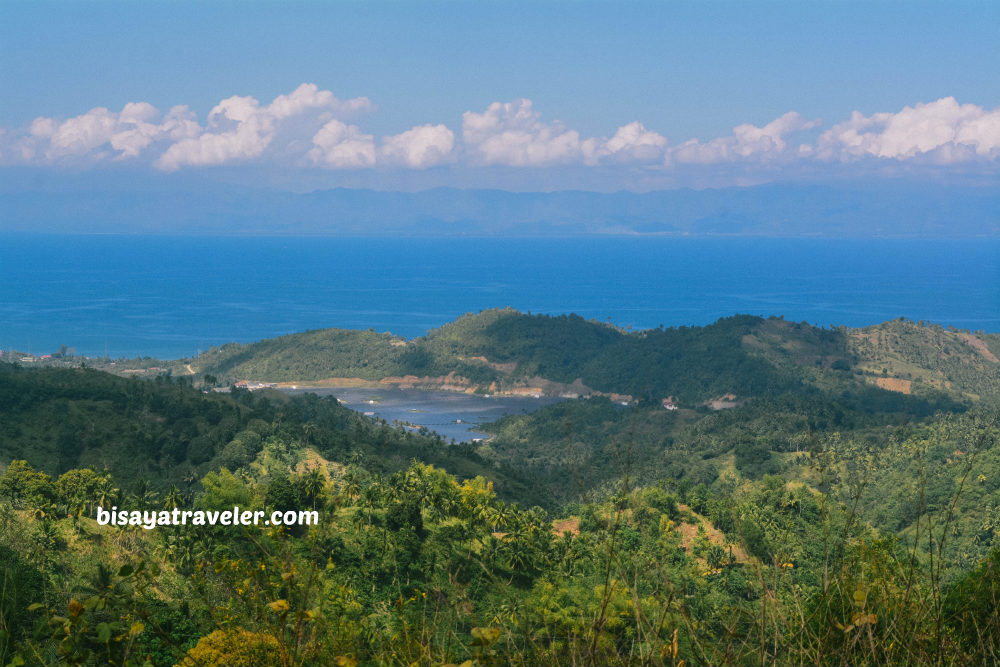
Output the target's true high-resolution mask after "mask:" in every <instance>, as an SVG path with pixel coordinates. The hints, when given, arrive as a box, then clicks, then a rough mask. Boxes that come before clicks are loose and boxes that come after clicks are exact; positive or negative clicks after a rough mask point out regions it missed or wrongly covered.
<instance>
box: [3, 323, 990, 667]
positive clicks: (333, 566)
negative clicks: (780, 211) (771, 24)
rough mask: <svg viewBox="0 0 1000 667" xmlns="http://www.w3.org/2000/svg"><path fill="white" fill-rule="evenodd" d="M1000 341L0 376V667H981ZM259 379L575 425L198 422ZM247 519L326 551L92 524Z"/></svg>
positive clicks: (678, 347) (273, 419)
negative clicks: (503, 402) (272, 518)
mask: <svg viewBox="0 0 1000 667" xmlns="http://www.w3.org/2000/svg"><path fill="white" fill-rule="evenodd" d="M996 342H997V340H996V337H995V336H991V335H988V334H970V333H969V332H959V331H951V330H947V329H942V328H935V327H926V326H922V325H920V324H914V323H910V322H905V321H897V322H891V323H886V324H885V325H881V326H880V327H875V328H872V329H866V330H857V331H851V330H846V329H819V328H815V327H810V326H808V325H805V324H798V323H791V322H785V321H784V320H781V319H774V318H772V319H766V320H765V319H761V318H753V317H746V316H739V317H733V318H727V319H725V320H721V321H720V322H718V323H716V324H714V325H712V326H710V327H702V328H680V329H662V330H660V329H658V330H653V331H647V332H635V333H632V332H628V331H622V330H620V329H617V328H615V327H613V326H610V325H608V324H602V323H596V322H588V321H585V320H583V319H581V318H578V317H574V316H565V317H545V316H532V315H523V314H520V313H516V312H515V311H510V310H497V311H488V312H485V313H482V314H479V315H469V316H466V317H463V318H460V319H459V320H457V321H456V322H454V323H451V324H449V325H446V326H445V327H442V328H441V329H438V330H435V331H432V332H430V333H429V334H428V336H426V337H425V338H421V339H418V340H416V341H402V340H400V339H397V338H394V337H392V336H391V335H388V334H375V333H373V332H360V333H359V332H342V331H336V330H333V331H317V332H309V333H306V334H299V335H296V336H289V337H285V338H283V339H275V340H273V341H264V342H262V343H257V344H252V345H248V346H227V347H224V348H219V349H216V350H213V351H211V352H210V353H208V354H207V355H204V356H203V357H202V358H200V359H194V360H184V361H182V362H180V363H178V364H176V365H174V366H173V367H172V368H171V369H169V370H168V371H166V372H162V371H161V372H158V373H157V374H155V376H154V377H153V379H148V380H143V379H139V378H137V377H128V378H126V377H119V376H115V375H111V374H109V373H105V372H102V371H99V370H94V369H89V368H54V367H50V368H31V369H28V368H22V367H19V366H14V365H6V364H0V589H2V590H3V596H2V601H0V664H3V665H15V666H16V665H38V666H56V665H87V666H94V667H96V666H98V665H100V666H103V665H121V666H129V667H141V666H146V665H153V666H154V667H161V666H169V665H182V666H183V667H203V666H223V665H227V666H228V665H246V666H248V667H255V666H261V667H264V666H267V667H273V666H274V665H281V666H282V667H293V666H294V667H303V666H305V665H337V666H338V667H343V666H345V665H428V666H429V665H443V664H454V665H466V667H472V666H477V665H481V666H488V665H523V666H525V667H527V666H534V665H542V664H550V665H575V664H600V665H636V664H639V665H669V666H671V667H680V666H681V665H685V666H690V665H775V666H778V665H886V664H906V665H946V664H948V665H957V664H962V665H965V664H976V665H986V664H996V663H997V662H998V661H1000V642H998V640H997V638H998V637H1000V621H998V616H997V613H996V609H997V605H998V603H1000V509H998V508H1000V422H998V415H1000V411H998V402H997V386H996V383H995V378H996V372H997V370H996V368H997V362H995V361H994V360H993V359H991V355H993V352H994V350H995V349H996ZM934 349H939V350H940V356H936V355H935V354H934V353H933V350H934ZM310 359H311V360H312V361H310ZM206 360H210V361H211V364H212V365H207V366H201V365H199V364H201V363H202V362H204V361H206ZM67 363H68V362H67ZM159 363H162V362H159ZM143 364H145V365H146V366H150V365H152V364H151V362H138V361H137V362H133V363H131V364H122V366H131V368H135V367H136V366H142V365H143ZM189 364H190V369H188V365H189ZM226 364H229V365H228V366H227V365H226ZM255 364H262V366H260V368H265V367H266V368H278V367H281V368H282V369H283V370H282V372H284V371H285V370H287V371H288V372H289V373H292V372H293V371H294V372H295V373H299V372H303V371H305V370H307V369H309V368H313V369H319V370H318V371H316V376H317V377H320V378H328V377H332V376H335V375H336V373H340V372H343V373H344V374H345V375H343V376H342V377H360V378H368V379H369V380H371V381H374V380H377V379H381V378H384V377H392V375H388V374H408V373H409V374H416V373H418V372H420V373H421V374H422V375H427V376H434V375H440V374H450V375H451V377H452V381H453V382H455V383H456V384H458V380H455V379H454V378H455V376H456V375H458V374H459V370H461V371H462V373H467V375H463V377H466V378H467V379H468V381H469V383H470V384H469V386H470V387H471V386H472V385H473V384H474V385H476V386H477V387H480V388H482V387H486V388H489V387H490V386H495V387H504V386H506V387H519V386H530V384H529V383H531V384H540V380H539V379H540V378H541V379H544V380H545V381H546V382H550V383H552V384H551V385H545V386H546V387H556V389H557V390H559V388H562V389H565V388H566V387H569V386H573V387H585V388H586V389H587V390H591V391H590V393H591V395H590V396H589V397H585V396H581V397H579V398H574V399H569V400H565V401H561V402H558V403H554V404H552V405H549V406H547V407H543V408H540V409H538V410H536V411H535V412H532V413H530V414H522V415H512V416H509V417H505V418H504V419H501V420H500V421H498V422H495V423H493V424H491V425H488V426H487V427H486V428H487V429H488V430H489V431H490V432H491V433H492V437H491V438H490V439H489V441H487V442H483V443H478V444H476V445H451V444H448V443H446V442H445V441H444V440H443V439H442V438H440V437H433V436H424V435H420V434H417V433H413V432H411V431H409V430H407V429H404V428H402V427H400V426H396V425H389V424H386V423H384V422H381V421H378V420H376V419H371V418H368V417H364V416H362V415H359V414H358V413H356V412H353V411H351V410H348V409H347V408H345V407H343V406H341V405H339V404H338V402H337V401H336V400H335V399H333V398H320V397H318V396H315V395H312V394H306V395H302V396H294V397H290V396H288V395H286V394H284V393H282V392H279V391H274V390H268V389H264V390H259V391H253V392H250V391H247V390H243V389H239V388H232V389H231V390H230V391H229V392H214V391H210V390H208V387H209V386H211V385H215V384H223V383H224V381H226V380H232V379H234V378H238V377H241V374H242V373H243V372H244V371H246V370H247V369H252V368H255V366H254V365H255ZM268 364H270V366H268ZM880 364H881V365H880ZM286 367H287V368H286ZM115 368H118V369H120V368H121V367H120V366H116V367H115ZM366 369H367V370H366ZM883 369H884V370H883ZM191 370H193V371H195V372H196V373H195V374H190V371H191ZM119 372H120V371H119ZM182 372H187V373H189V374H188V375H181V374H180V373H182ZM268 372H274V373H277V372H278V371H276V370H275V371H268ZM331 372H334V374H333V375H330V374H329V373H331ZM213 373H217V374H218V375H217V376H216V377H212V374H213ZM226 373H230V374H231V375H230V376H226V375H225V374H226ZM347 373H352V374H353V375H347ZM366 373H367V375H365V374H366ZM477 373H478V374H479V375H476V374H477ZM906 373H910V374H911V376H912V377H905V374H906ZM206 376H207V377H206ZM245 377H250V378H253V379H260V380H279V379H281V377H280V376H277V375H254V374H248V375H247V376H245ZM288 377H292V375H289V376H288ZM918 377H919V378H920V380H919V381H918V379H917V378H918ZM935 378H937V379H935ZM296 379H300V378H296ZM903 381H909V382H910V384H909V385H908V386H907V385H904V384H900V383H902V382H903ZM601 392H603V393H605V394H610V393H628V394H630V395H631V396H632V397H633V400H630V401H623V400H612V399H611V398H610V397H608V396H607V395H601ZM581 393H582V392H581ZM668 396H669V397H671V398H674V399H675V401H676V402H674V403H669V405H671V406H673V407H674V408H676V409H665V406H664V404H663V403H662V402H661V401H662V399H663V398H666V397H668ZM234 505H238V506H240V507H241V508H246V509H251V510H254V511H256V510H261V511H265V510H266V511H268V512H270V511H272V510H278V511H282V512H283V511H297V510H303V509H314V510H315V511H316V512H318V517H319V523H318V525H310V526H292V527H276V526H263V525H258V526H242V527H232V526H229V527H223V526H202V525H199V526H195V525H186V526H160V527H157V528H155V529H151V530H147V529H145V528H143V527H142V526H141V525H124V526H110V525H98V523H97V521H95V516H96V511H97V507H98V506H101V507H108V506H116V507H119V508H124V509H129V510H140V511H141V510H147V511H154V510H155V511H165V512H169V511H170V510H172V509H173V508H174V507H179V508H183V509H192V510H203V511H220V510H225V509H228V508H231V507H233V506H234Z"/></svg>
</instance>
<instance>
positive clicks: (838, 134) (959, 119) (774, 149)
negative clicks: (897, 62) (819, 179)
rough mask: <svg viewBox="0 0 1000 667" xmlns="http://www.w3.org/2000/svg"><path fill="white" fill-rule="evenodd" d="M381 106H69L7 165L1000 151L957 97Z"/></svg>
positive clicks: (761, 160)
mask: <svg viewBox="0 0 1000 667" xmlns="http://www.w3.org/2000/svg"><path fill="white" fill-rule="evenodd" d="M375 111H376V107H375V105H374V104H373V103H372V101H371V100H369V99H368V98H366V97H357V98H353V99H340V98H338V97H337V96H335V95H334V94H333V93H332V92H331V91H329V90H322V89H320V88H319V87H318V86H317V85H315V84H312V83H303V84H302V85H300V86H299V87H297V88H296V89H295V90H293V91H292V92H290V93H288V94H285V95H279V96H278V97H276V98H275V99H274V100H272V101H271V102H270V103H268V104H262V103H261V102H260V101H258V100H257V99H255V98H253V97H250V96H238V95H237V96H232V97H229V98H226V99H223V100H221V101H220V102H219V103H218V104H216V105H215V107H213V108H212V109H211V111H209V113H208V114H207V116H206V117H205V119H204V122H201V121H200V120H199V118H198V115H197V114H196V113H195V112H193V111H192V110H191V109H190V108H189V107H187V106H184V105H179V106H175V107H172V108H171V109H169V110H168V111H166V112H165V113H164V112H161V111H160V110H158V109H157V108H155V107H154V106H152V105H151V104H149V103H147V102H130V103H128V104H126V105H125V106H124V107H123V108H122V109H121V110H120V111H111V110H109V109H107V108H104V107H98V108H95V109H91V110H90V111H88V112H86V113H84V114H82V115H79V116H75V117H72V118H55V117H45V116H42V117H39V118H36V119H34V120H33V121H32V122H31V123H29V124H28V125H27V126H26V127H22V128H0V165H7V166H10V165H31V166H46V165H51V166H75V167H88V166H92V165H99V164H114V163H129V162H131V163H136V164H148V165H151V166H152V167H153V168H155V169H158V170H161V171H164V172H175V171H180V170H185V169H191V168H209V167H214V166H222V165H244V164H265V165H274V166H277V167H295V168H312V169H330V170H371V169H380V168H386V169H407V170H421V169H428V168H434V167H441V166H451V167H452V168H456V167H463V168H468V169H477V168H484V167H506V168H515V169H520V168H525V169H531V168H534V169H539V168H553V167H579V168H597V167H605V168H619V169H622V168H625V169H640V170H644V171H657V172H662V173H669V172H671V171H675V170H680V169H684V168H685V167H695V166H708V167H711V166H725V165H736V166H740V165H742V166H744V167H746V168H754V167H761V168H765V167H769V168H770V167H784V166H792V167H794V166H795V165H802V164H810V165H820V166H822V165H833V164H851V163H859V162H874V163H877V164H900V163H904V162H912V163H915V164H931V165H958V164H973V165H975V164H979V165H986V166H987V167H988V168H989V169H993V168H995V167H996V166H997V162H998V161H1000V108H998V109H984V108H983V107H981V106H977V105H975V104H960V103H959V102H958V101H957V100H955V99H954V98H952V97H946V98H942V99H939V100H936V101H933V102H927V103H923V102H921V103H916V104H914V105H913V106H907V107H904V108H903V109H901V110H899V111H886V112H879V113H874V114H871V115H868V116H866V115H864V114H862V113H861V112H859V111H855V112H853V113H852V114H851V116H850V117H849V118H847V119H846V120H841V121H839V122H834V123H832V124H830V125H824V123H823V121H821V120H819V119H807V118H804V117H802V116H801V115H800V114H798V113H797V112H795V111H789V112H787V113H785V114H783V115H781V116H780V117H778V118H776V119H774V120H773V121H771V122H769V123H766V124H764V125H762V126H756V125H753V124H741V125H738V126H736V127H735V128H733V130H732V133H731V134H729V135H727V136H722V137H716V138H710V139H707V140H704V141H703V140H700V139H687V140H684V141H681V142H678V143H671V142H669V141H668V139H667V137H666V136H665V135H664V134H661V133H660V132H658V131H656V130H654V129H650V128H647V127H646V126H645V125H644V124H643V123H641V122H639V121H637V120H636V121H631V122H629V123H626V124H625V125H622V126H621V127H619V128H617V129H616V130H615V132H614V133H613V134H612V135H611V136H610V137H584V136H581V134H580V132H578V131H577V130H574V129H572V128H570V127H567V126H566V125H565V124H564V123H563V122H560V121H559V120H548V119H545V118H544V117H543V114H542V112H541V111H538V110H536V109H535V107H534V105H533V103H532V101H531V100H529V99H523V98H522V99H517V100H513V101H510V102H499V101H498V102H494V103H492V104H490V105H489V106H488V107H487V108H486V109H484V110H482V111H473V110H467V111H465V112H464V113H462V114H461V126H460V128H459V129H458V130H457V131H456V130H453V129H451V128H450V127H448V125H446V124H444V123H438V124H424V125H417V126H414V127H412V128H410V129H408V130H405V131H403V132H400V133H398V134H393V135H386V136H381V137H376V136H375V135H374V134H371V133H368V132H365V130H364V129H363V124H364V118H365V117H366V116H368V115H370V114H372V113H374V112H375Z"/></svg>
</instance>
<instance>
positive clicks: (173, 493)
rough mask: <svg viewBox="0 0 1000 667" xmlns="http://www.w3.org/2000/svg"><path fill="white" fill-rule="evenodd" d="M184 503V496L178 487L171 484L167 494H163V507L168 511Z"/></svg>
mask: <svg viewBox="0 0 1000 667" xmlns="http://www.w3.org/2000/svg"><path fill="white" fill-rule="evenodd" d="M183 504H184V496H183V494H181V491H180V489H178V488H177V486H176V485H174V484H171V485H170V490H169V491H167V494H166V495H165V496H163V509H165V510H167V511H170V510H172V509H173V508H175V507H180V506H181V505H183Z"/></svg>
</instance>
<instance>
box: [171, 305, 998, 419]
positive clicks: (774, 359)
mask: <svg viewBox="0 0 1000 667" xmlns="http://www.w3.org/2000/svg"><path fill="white" fill-rule="evenodd" d="M998 352H1000V335H996V334H972V333H969V332H961V331H957V330H949V329H944V328H941V327H937V326H935V327H929V326H922V325H918V324H914V323H912V322H907V321H893V322H888V323H885V324H882V325H879V326H877V327H868V328H865V329H848V328H843V327H841V328H834V329H823V328H819V327H814V326H811V325H808V324H805V323H801V324H800V323H794V322H786V321H784V320H783V319H780V318H768V319H764V318H760V317H752V316H747V315H737V316H733V317H728V318H724V319H721V320H719V321H718V322H716V323H714V324H711V325H708V326H704V327H679V328H660V329H651V330H644V331H635V332H633V331H626V330H622V329H619V328H617V327H614V326H612V325H610V324H606V323H601V322H596V321H590V320H585V319H583V318H581V317H579V316H576V315H562V316H548V315H530V314H524V313H520V312H518V311H515V310H512V309H499V310H488V311H483V312H481V313H478V314H468V315H464V316H462V317H460V318H458V319H457V320H455V321H454V322H451V323H449V324H446V325H444V326H442V327H440V328H438V329H434V330H432V331H430V332H428V334H427V335H426V336H423V337H420V338H416V339H414V340H410V341H405V340H403V339H400V338H397V337H394V336H392V335H390V334H387V333H385V334H378V333H375V332H372V331H348V330H340V329H323V330H317V331H309V332H305V333H301V334H293V335H289V336H283V337H281V338H274V339H269V340H264V341H260V342H256V343H249V344H246V345H241V344H235V343H233V344H229V345H225V346H222V347H218V348H213V349H211V350H209V351H208V352H206V353H204V354H202V355H201V356H199V357H197V358H195V359H186V360H182V361H180V362H177V363H175V364H174V365H173V366H172V370H173V372H174V373H175V374H187V373H191V372H194V373H195V374H198V375H205V374H207V375H212V376H215V377H216V378H219V379H220V380H221V381H223V382H224V383H229V382H236V381H239V380H254V381H262V382H298V383H321V382H323V381H325V380H329V379H331V378H338V379H356V380H359V381H368V382H377V381H387V382H398V381H400V378H402V377H403V376H415V377H416V378H417V380H415V382H416V383H417V384H420V383H421V382H423V383H424V384H425V385H427V386H433V385H434V383H435V382H437V384H441V383H442V382H443V378H448V383H449V385H450V386H458V387H462V388H465V389H467V390H469V391H479V392H482V393H497V392H504V391H518V390H525V389H527V388H532V387H540V391H542V392H544V393H553V394H573V393H576V394H583V395H591V394H595V393H604V394H609V395H610V394H617V395H627V396H630V397H633V398H638V399H642V400H645V401H649V402H659V401H660V400H661V399H663V398H666V397H668V396H673V397H676V398H677V399H678V401H679V402H680V403H681V404H684V405H687V406H688V407H693V406H694V405H696V404H698V403H702V402H705V401H708V400H711V399H716V398H719V397H721V396H724V395H727V394H732V395H734V396H735V397H736V398H735V399H734V400H742V399H746V398H749V397H763V396H774V395H778V394H781V393H785V392H789V391H801V390H803V389H804V388H806V387H815V388H819V389H823V390H837V391H843V390H845V389H847V390H851V391H854V390H856V389H857V388H858V387H859V386H863V385H869V386H878V387H880V388H883V389H886V390H889V391H896V392H900V393H906V394H917V395H925V396H930V395H933V394H935V393H943V394H948V395H950V396H951V397H953V398H955V399H958V400H965V399H969V400H978V399H979V398H987V399H990V400H992V399H995V398H997V397H998V396H1000V389H998V387H1000V361H998V357H997V354H996V353H998ZM408 381H409V382H411V383H412V382H414V380H413V379H412V378H410V379H409V380H408Z"/></svg>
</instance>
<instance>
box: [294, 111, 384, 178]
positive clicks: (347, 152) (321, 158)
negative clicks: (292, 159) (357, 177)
mask: <svg viewBox="0 0 1000 667" xmlns="http://www.w3.org/2000/svg"><path fill="white" fill-rule="evenodd" d="M312 141H313V148H312V149H310V151H309V153H308V155H309V158H310V159H311V160H312V161H313V162H314V163H315V164H318V165H321V166H324V167H329V168H332V169H359V168H364V167H373V166H375V139H374V137H372V135H370V134H364V133H362V132H361V129H360V128H358V126H357V125H346V124H344V123H342V122H340V121H339V120H337V119H333V120H331V121H329V122H328V123H326V124H325V125H324V126H323V127H321V128H320V130H319V132H317V133H316V135H315V136H314V137H313V140H312Z"/></svg>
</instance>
